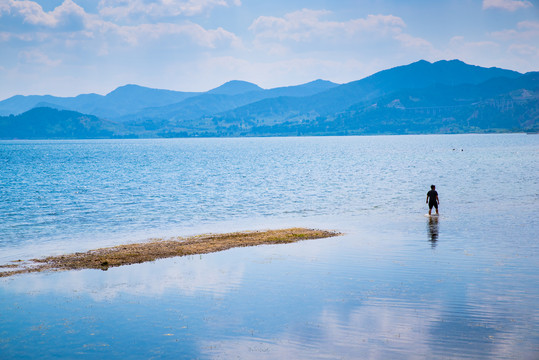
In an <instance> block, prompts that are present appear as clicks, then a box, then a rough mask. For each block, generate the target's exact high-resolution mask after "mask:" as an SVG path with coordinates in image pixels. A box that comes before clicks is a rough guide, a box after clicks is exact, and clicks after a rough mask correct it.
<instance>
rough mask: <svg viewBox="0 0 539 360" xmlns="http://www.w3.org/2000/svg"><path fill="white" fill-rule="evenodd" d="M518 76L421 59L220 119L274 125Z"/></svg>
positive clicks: (452, 62) (253, 104) (500, 71)
mask: <svg viewBox="0 0 539 360" xmlns="http://www.w3.org/2000/svg"><path fill="white" fill-rule="evenodd" d="M521 75H522V74H520V73H518V72H516V71H511V70H503V69H498V68H482V67H479V66H473V65H468V64H465V63H463V62H462V61H459V60H452V61H438V62H436V63H433V64H432V63H429V62H427V61H424V60H421V61H418V62H415V63H412V64H410V65H405V66H399V67H396V68H392V69H389V70H384V71H381V72H378V73H376V74H374V75H371V76H369V77H367V78H364V79H362V80H358V81H353V82H350V83H347V84H343V85H340V86H337V87H334V88H331V89H328V90H326V91H324V92H320V93H317V94H314V95H312V96H309V97H304V98H302V99H299V100H295V99H281V98H274V99H266V100H263V101H260V102H257V103H252V104H249V105H247V106H244V107H241V108H238V109H234V110H231V111H230V112H228V113H225V114H223V115H222V117H221V119H225V118H226V119H227V120H228V121H231V120H233V119H237V120H239V119H244V120H245V119H253V118H254V117H256V119H257V121H258V122H270V123H271V122H274V121H285V120H291V121H293V120H294V119H296V120H298V121H301V120H306V119H313V118H316V117H318V116H329V115H331V114H335V113H338V112H341V111H344V110H346V109H347V108H348V107H350V106H352V105H353V104H355V103H357V102H359V101H368V100H371V99H374V98H377V97H380V96H383V95H386V94H389V93H392V92H396V91H399V90H404V89H419V88H425V87H428V86H432V85H435V84H443V85H461V84H478V83H481V82H483V81H486V80H488V79H492V78H497V77H505V78H509V79H514V78H516V77H518V76H521Z"/></svg>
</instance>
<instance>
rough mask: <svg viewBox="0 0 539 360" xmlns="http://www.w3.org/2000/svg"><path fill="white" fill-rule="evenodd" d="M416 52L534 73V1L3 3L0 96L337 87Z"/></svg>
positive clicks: (537, 28)
mask: <svg viewBox="0 0 539 360" xmlns="http://www.w3.org/2000/svg"><path fill="white" fill-rule="evenodd" d="M420 59H425V60H428V61H437V60H441V59H461V60H463V61H465V62H467V63H469V64H473V65H480V66H486V67H490V66H497V67H502V68H506V69H512V70H517V71H520V72H527V71H537V70H539V3H538V1H537V0H449V1H444V0H407V1H404V0H372V1H367V0H365V1H364V0H355V1H352V0H338V1H337V0H333V1H330V0H271V1H262V0H258V1H255V0H153V1H151V0H34V1H30V0H24V1H22V0H21V1H16V0H0V84H1V86H0V99H5V98H7V97H10V96H12V95H15V94H22V95H30V94H51V95H56V96H75V95H77V94H81V93H92V92H93V93H98V94H106V93H108V92H110V91H112V90H114V89H115V88H116V87H118V86H121V85H125V84H138V85H143V86H148V87H153V88H162V89H171V90H180V91H205V90H209V89H211V88H214V87H217V86H219V85H221V84H222V83H224V82H226V81H229V80H246V81H250V82H254V83H256V84H258V85H259V86H261V87H263V88H272V87H277V86H287V85H297V84H300V83H305V82H309V81H312V80H315V79H319V78H322V79H326V80H331V81H334V82H338V83H345V82H349V81H353V80H358V79H361V78H363V77H365V76H368V75H371V74H373V73H375V72H377V71H380V70H384V69H387V68H390V67H394V66H398V65H404V64H408V63H411V62H414V61H417V60H420Z"/></svg>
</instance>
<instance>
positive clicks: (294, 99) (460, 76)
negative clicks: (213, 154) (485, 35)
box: [0, 60, 539, 139]
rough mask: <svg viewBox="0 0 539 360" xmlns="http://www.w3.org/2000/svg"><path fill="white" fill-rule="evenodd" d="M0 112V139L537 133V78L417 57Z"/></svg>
mask: <svg viewBox="0 0 539 360" xmlns="http://www.w3.org/2000/svg"><path fill="white" fill-rule="evenodd" d="M0 115H3V116H0V138H2V139H14V138H20V139H43V138H52V139H64V138H122V137H189V136H283V135H344V134H417V133H467V132H509V131H527V132H537V131H538V130H539V129H538V127H539V126H538V121H537V120H538V119H539V72H529V73H526V74H521V73H519V72H516V71H511V70H505V69H500V68H484V67H479V66H473V65H468V64H465V63H464V62H462V61H459V60H451V61H445V60H444V61H438V62H435V63H430V62H427V61H424V60H421V61H418V62H414V63H412V64H409V65H404V66H399V67H395V68H392V69H388V70H384V71H381V72H378V73H376V74H373V75H371V76H369V77H366V78H364V79H361V80H357V81H353V82H349V83H346V84H335V83H332V82H329V81H324V80H316V81H313V82H310V83H306V84H302V85H297V86H290V87H279V88H273V89H262V88H261V87H259V86H258V85H256V84H252V83H249V82H246V81H230V82H228V83H225V84H223V85H221V86H219V87H217V88H215V89H212V90H210V91H207V92H181V91H171V90H160V89H150V88H146V87H142V86H138V85H125V86H122V87H119V88H117V89H115V90H114V91H112V92H110V93H109V94H107V95H98V94H82V95H79V96H76V97H54V96H50V95H45V96H38V95H32V96H21V95H17V96H13V97H11V98H9V99H6V100H4V101H0Z"/></svg>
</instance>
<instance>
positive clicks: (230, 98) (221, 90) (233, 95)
mask: <svg viewBox="0 0 539 360" xmlns="http://www.w3.org/2000/svg"><path fill="white" fill-rule="evenodd" d="M337 86H338V84H335V83H332V82H331V81H324V80H316V81H312V82H309V83H306V84H302V85H296V86H288V87H279V88H273V89H268V90H264V89H261V88H260V87H258V86H257V85H254V84H250V83H246V82H235V81H230V82H228V83H226V84H224V85H222V86H220V87H218V88H216V89H213V90H210V91H208V92H206V93H203V94H200V95H197V96H192V97H190V98H187V99H185V100H183V101H181V102H179V103H175V104H170V105H166V106H161V107H152V108H145V109H143V110H141V111H139V112H136V113H132V114H129V115H126V116H123V117H121V118H117V120H118V121H121V122H127V123H140V122H141V121H143V122H146V123H147V122H148V120H150V121H153V120H155V121H163V120H168V121H170V122H174V123H176V124H182V123H185V122H186V121H193V120H197V119H200V118H201V117H207V116H211V115H214V114H217V113H221V112H225V111H228V110H232V109H236V108H239V107H241V106H244V105H247V104H251V103H254V102H257V101H260V100H262V99H268V98H278V97H283V96H288V97H294V98H295V97H304V96H310V95H313V94H317V93H320V92H323V91H325V90H328V89H332V88H334V87H337ZM249 89H254V90H252V91H249ZM243 91H245V92H243Z"/></svg>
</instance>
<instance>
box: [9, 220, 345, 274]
mask: <svg viewBox="0 0 539 360" xmlns="http://www.w3.org/2000/svg"><path fill="white" fill-rule="evenodd" d="M339 235H341V234H340V233H338V232H334V231H326V230H314V229H305V228H290V229H281V230H267V231H244V232H235V233H227V234H206V235H197V236H192V237H187V238H182V237H178V238H172V239H166V240H165V239H154V240H152V241H149V242H144V243H137V244H128V245H119V246H114V247H108V248H101V249H96V250H90V251H87V252H82V253H74V254H67V255H58V256H49V257H45V258H41V259H32V260H29V261H28V262H22V261H13V262H11V263H10V264H5V265H1V266H0V277H7V276H11V275H16V274H26V273H32V272H42V271H65V270H81V269H100V270H107V269H108V268H109V267H116V266H123V265H131V264H138V263H143V262H148V261H154V260H157V259H163V258H169V257H176V256H186V255H197V254H207V253H212V252H218V251H223V250H227V249H231V248H235V247H245V246H256V245H263V244H288V243H293V242H297V241H301V240H311V239H322V238H329V237H333V236H339ZM2 269H6V270H7V269H10V270H7V271H1V270H2Z"/></svg>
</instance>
